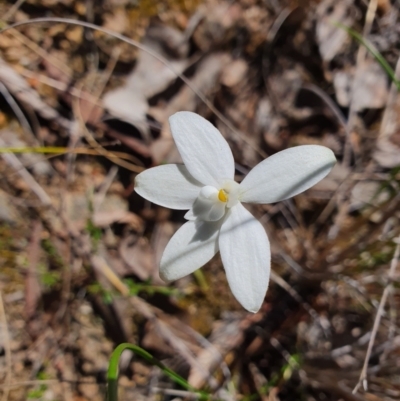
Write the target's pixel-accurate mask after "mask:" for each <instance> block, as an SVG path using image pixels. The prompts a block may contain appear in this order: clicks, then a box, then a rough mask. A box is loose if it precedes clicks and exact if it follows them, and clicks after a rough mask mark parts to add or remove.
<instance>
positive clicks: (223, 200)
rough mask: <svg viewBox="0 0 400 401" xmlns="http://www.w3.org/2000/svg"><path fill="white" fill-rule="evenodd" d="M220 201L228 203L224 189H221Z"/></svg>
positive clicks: (219, 193)
mask: <svg viewBox="0 0 400 401" xmlns="http://www.w3.org/2000/svg"><path fill="white" fill-rule="evenodd" d="M218 199H219V200H220V201H221V202H228V194H227V193H226V192H225V191H224V190H223V189H220V190H219V192H218Z"/></svg>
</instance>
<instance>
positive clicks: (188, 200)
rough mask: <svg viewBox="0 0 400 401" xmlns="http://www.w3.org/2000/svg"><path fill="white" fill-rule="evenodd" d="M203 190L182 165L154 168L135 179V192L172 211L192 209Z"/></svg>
mask: <svg viewBox="0 0 400 401" xmlns="http://www.w3.org/2000/svg"><path fill="white" fill-rule="evenodd" d="M201 188H202V184H200V183H199V182H198V181H196V180H195V179H194V178H193V177H192V176H191V175H190V174H189V172H188V171H187V169H186V167H185V166H184V165H182V164H166V165H164V166H158V167H153V168H150V169H148V170H145V171H143V172H142V173H140V174H138V175H137V176H136V178H135V191H136V192H137V193H138V194H139V195H140V196H143V198H145V199H147V200H149V201H150V202H153V203H155V204H157V205H160V206H164V207H168V208H170V209H178V210H185V209H190V208H191V207H192V205H193V202H194V201H195V199H196V198H197V196H198V194H199V192H200V190H201Z"/></svg>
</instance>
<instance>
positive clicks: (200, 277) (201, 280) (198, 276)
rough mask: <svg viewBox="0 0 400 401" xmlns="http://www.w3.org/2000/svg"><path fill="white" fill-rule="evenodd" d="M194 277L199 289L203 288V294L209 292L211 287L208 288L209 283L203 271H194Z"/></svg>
mask: <svg viewBox="0 0 400 401" xmlns="http://www.w3.org/2000/svg"><path fill="white" fill-rule="evenodd" d="M193 275H194V277H195V278H196V280H197V283H198V284H199V287H200V288H201V290H202V291H203V292H206V291H208V289H209V288H210V287H209V286H208V283H207V280H206V277H205V276H204V274H203V271H202V270H201V269H197V270H195V271H194V273H193Z"/></svg>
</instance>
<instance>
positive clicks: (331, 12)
mask: <svg viewBox="0 0 400 401" xmlns="http://www.w3.org/2000/svg"><path fill="white" fill-rule="evenodd" d="M352 6H353V0H343V1H339V2H338V1H336V0H324V1H323V2H322V3H320V4H319V5H318V7H317V17H316V19H317V29H316V39H317V41H318V44H319V52H320V53H321V56H322V59H323V60H324V61H326V62H329V61H331V60H332V59H333V58H334V57H335V56H336V55H337V54H339V53H340V52H341V51H342V50H343V48H344V47H345V46H346V44H347V43H349V42H350V39H349V35H348V33H347V32H346V31H345V30H344V29H341V28H339V27H337V26H336V25H335V24H334V23H333V22H335V23H338V22H339V23H341V24H343V25H345V26H347V27H349V28H351V27H352V25H353V22H354V17H353V15H352V13H351V12H350V8H351V7H352Z"/></svg>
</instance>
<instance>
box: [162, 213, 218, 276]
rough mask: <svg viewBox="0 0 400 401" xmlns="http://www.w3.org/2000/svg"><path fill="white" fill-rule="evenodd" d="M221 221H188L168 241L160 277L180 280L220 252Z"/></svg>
mask: <svg viewBox="0 0 400 401" xmlns="http://www.w3.org/2000/svg"><path fill="white" fill-rule="evenodd" d="M220 227H221V224H220V223H219V222H208V221H207V222H206V221H188V222H187V223H185V224H184V225H183V226H182V227H181V228H180V229H179V230H178V231H177V232H176V233H175V234H174V236H173V237H172V238H171V240H170V241H169V242H168V245H167V247H166V248H165V251H164V253H163V256H162V258H161V263H160V277H161V278H162V279H163V280H165V281H173V280H178V279H179V278H181V277H184V276H187V275H188V274H190V273H193V272H194V271H195V270H197V269H198V268H200V267H202V266H204V265H205V264H206V263H207V262H208V261H209V260H210V259H211V258H212V257H213V256H214V255H215V254H216V253H217V252H218V241H217V239H218V233H219V229H220Z"/></svg>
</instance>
